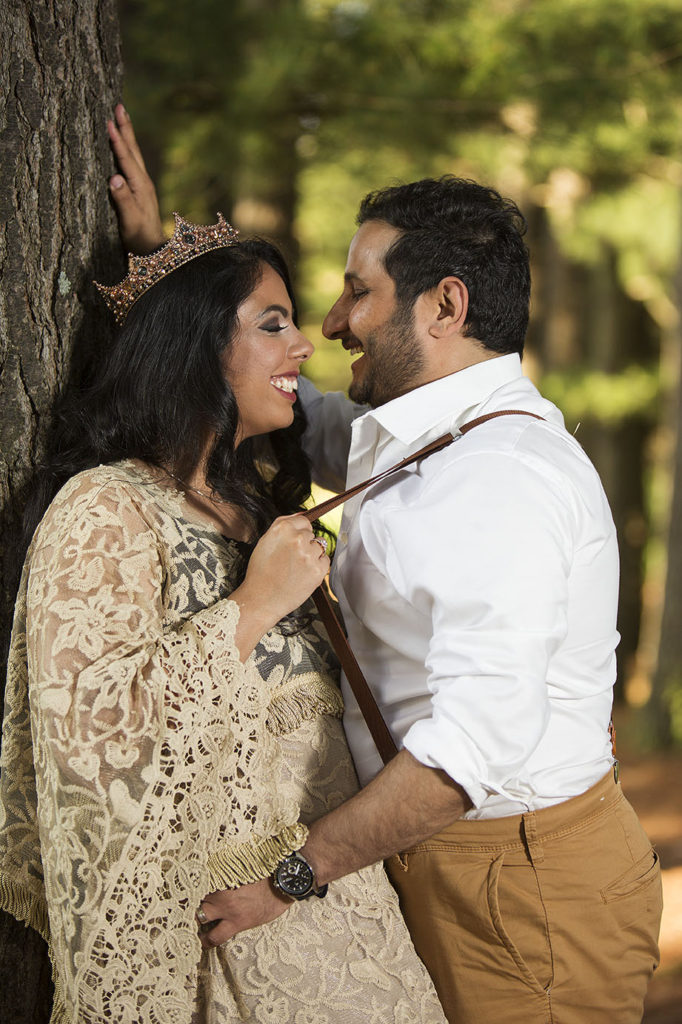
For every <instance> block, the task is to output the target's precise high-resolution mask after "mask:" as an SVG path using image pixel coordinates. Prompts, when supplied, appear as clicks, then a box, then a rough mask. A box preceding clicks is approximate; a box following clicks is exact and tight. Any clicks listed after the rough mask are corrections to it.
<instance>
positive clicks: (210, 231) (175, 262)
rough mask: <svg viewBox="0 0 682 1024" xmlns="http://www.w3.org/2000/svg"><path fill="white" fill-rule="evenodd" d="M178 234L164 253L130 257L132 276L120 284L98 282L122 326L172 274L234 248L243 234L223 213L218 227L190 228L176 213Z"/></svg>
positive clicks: (161, 250) (118, 322)
mask: <svg viewBox="0 0 682 1024" xmlns="http://www.w3.org/2000/svg"><path fill="white" fill-rule="evenodd" d="M173 217H174V218H175V231H174V232H173V237H172V238H169V240H168V241H167V242H165V243H164V245H162V246H161V248H160V249H157V250H156V252H153V253H151V254H150V255H149V256H133V254H132V253H130V254H129V256H128V275H127V277H124V278H123V280H122V281H121V282H120V283H119V284H113V285H105V284H99V283H98V282H97V281H95V282H94V285H95V287H96V288H97V289H98V290H99V292H100V294H101V296H102V298H103V299H104V301H105V302H106V304H107V306H108V307H109V309H110V310H111V311H112V313H113V314H114V318H115V320H116V323H117V324H118V325H119V327H120V326H121V324H122V323H123V321H124V320H125V318H126V317H127V315H128V313H129V311H130V309H131V307H132V306H134V305H135V303H136V302H137V300H138V299H139V298H140V296H141V295H144V293H145V292H146V291H149V289H150V288H151V287H152V285H154V284H157V283H158V282H159V281H160V280H161V278H163V277H166V275H167V274H171V273H172V272H173V271H174V270H177V268H178V267H181V266H182V265H183V264H184V263H189V262H190V260H193V259H195V257H197V256H201V254H202V253H204V252H210V250H211V249H222V248H224V247H225V246H228V245H234V244H235V242H236V241H237V238H238V235H239V232H238V231H237V229H236V228H233V227H232V225H231V224H228V223H227V221H226V220H225V218H224V217H223V215H222V213H219V214H218V223H217V224H208V225H200V224H190V223H189V221H187V220H184V218H183V217H181V216H180V214H179V213H174V214H173Z"/></svg>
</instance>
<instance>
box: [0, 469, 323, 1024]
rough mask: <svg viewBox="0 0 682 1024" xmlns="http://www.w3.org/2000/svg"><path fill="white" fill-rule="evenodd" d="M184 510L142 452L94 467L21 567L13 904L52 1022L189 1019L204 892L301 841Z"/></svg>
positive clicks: (261, 686)
mask: <svg viewBox="0 0 682 1024" xmlns="http://www.w3.org/2000/svg"><path fill="white" fill-rule="evenodd" d="M173 503H175V504H173ZM181 506H182V499H181V498H180V497H179V496H176V495H173V494H172V493H170V492H168V491H167V490H166V489H165V488H163V487H161V486H160V485H159V484H157V483H155V482H154V480H153V477H152V476H150V473H149V471H146V470H142V469H140V468H137V467H135V466H134V465H133V464H132V463H122V464H118V465H116V466H110V467H99V468H98V469H95V470H92V471H88V472H86V473H83V474H80V475H79V476H77V477H75V478H74V479H73V480H71V481H70V482H69V483H68V484H67V485H66V487H64V488H63V489H62V491H61V492H60V494H59V495H58V496H57V498H56V499H55V501H54V502H53V504H52V505H51V507H50V509H49V510H48V512H47V513H46V515H45V517H44V519H43V521H42V523H41V524H40V526H39V528H38V530H37V532H36V535H35V537H34V540H33V543H32V545H31V549H30V551H29V555H28V558H27V562H26V566H25V569H24V574H23V578H22V584H21V589H20V593H19V597H18V600H17V605H16V612H15V621H14V631H13V636H12V646H11V652H10V662H9V672H8V681H7V691H6V698H5V722H4V730H3V748H2V777H1V779H0V903H1V905H2V906H3V907H4V908H5V909H6V910H8V911H10V912H11V913H12V914H14V915H15V916H16V917H17V918H19V919H20V920H23V921H25V922H26V923H28V924H30V925H32V926H33V927H34V928H36V929H37V930H38V931H39V932H40V933H41V934H42V935H43V936H44V937H45V938H46V940H47V941H48V944H49V948H50V955H51V958H52V963H53V973H54V978H55V985H56V997H55V1009H54V1012H53V1016H52V1024H67V1022H76V1021H78V1022H80V1021H83V1022H91V1021H92V1022H94V1021H101V1020H115V1021H118V1022H123V1024H127V1022H133V1021H145V1022H150V1024H170V1022H173V1024H181V1022H182V1024H187V1021H188V1020H189V1019H190V1016H191V1013H192V1005H193V1000H194V997H195V994H196V986H197V979H196V972H197V961H198V959H199V952H200V950H199V946H198V940H197V936H196V924H195V920H194V913H195V909H196V907H197V905H198V903H199V900H200V899H201V897H202V896H203V895H204V894H205V893H207V892H209V891H211V890H213V889H217V888H229V887H233V886H236V885H238V884H240V883H243V882H247V881H254V880H256V879H258V878H263V877H265V876H267V875H268V874H269V873H270V872H271V871H272V870H273V868H274V867H275V865H276V863H277V862H278V861H279V860H280V859H281V857H282V856H283V855H284V854H286V853H289V852H291V850H293V849H296V848H298V847H299V846H300V845H301V844H302V843H303V842H304V841H305V837H306V832H307V830H306V828H305V826H304V825H302V824H299V823H298V807H297V806H296V803H295V801H294V800H293V799H291V798H290V797H289V796H288V795H287V792H286V791H283V790H281V789H279V790H278V791H277V792H273V788H274V787H271V785H270V784H269V780H270V779H271V778H272V777H273V776H274V777H276V776H277V775H278V773H279V765H280V756H281V755H280V749H279V746H278V744H277V741H276V739H275V737H274V736H273V735H272V734H271V733H270V732H269V731H268V729H267V727H266V718H267V714H268V699H269V688H268V686H267V685H266V684H265V682H264V680H263V678H262V676H261V674H260V673H259V671H258V669H257V667H256V665H255V663H254V662H253V660H250V661H247V663H246V665H243V664H241V663H240V661H239V658H238V654H237V651H236V650H235V647H234V630H235V625H236V622H237V619H238V608H237V606H236V605H235V604H234V603H233V602H231V601H229V600H227V599H223V597H222V595H224V593H226V592H229V588H228V590H225V588H224V587H223V588H222V589H221V580H220V578H219V575H218V577H216V573H215V566H213V567H211V566H209V565H207V563H206V557H205V551H204V549H203V548H202V547H201V544H200V543H198V541H197V532H196V528H195V529H194V530H193V531H192V530H191V529H189V528H188V527H184V526H183V523H184V519H183V515H182V508H181Z"/></svg>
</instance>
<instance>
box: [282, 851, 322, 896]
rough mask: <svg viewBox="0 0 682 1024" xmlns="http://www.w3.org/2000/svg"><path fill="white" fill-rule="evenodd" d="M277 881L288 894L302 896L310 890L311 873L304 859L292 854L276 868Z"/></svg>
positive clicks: (311, 882)
mask: <svg viewBox="0 0 682 1024" xmlns="http://www.w3.org/2000/svg"><path fill="white" fill-rule="evenodd" d="M277 881H278V882H279V884H280V886H281V887H282V889H284V891H285V892H286V893H288V894H289V895H290V896H303V895H304V894H305V893H307V892H309V891H310V888H311V886H312V884H313V873H312V871H311V869H310V867H309V866H308V864H306V862H305V861H304V860H301V859H300V858H298V857H296V856H293V855H292V856H291V857H287V858H286V859H285V860H283V861H282V863H281V864H280V865H279V867H278V868H277Z"/></svg>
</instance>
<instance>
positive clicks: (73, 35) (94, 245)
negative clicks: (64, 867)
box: [0, 0, 122, 1024]
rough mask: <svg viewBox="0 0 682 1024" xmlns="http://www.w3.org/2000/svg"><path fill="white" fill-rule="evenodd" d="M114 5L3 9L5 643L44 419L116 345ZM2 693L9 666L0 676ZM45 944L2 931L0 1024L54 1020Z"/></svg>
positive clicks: (0, 618)
mask: <svg viewBox="0 0 682 1024" xmlns="http://www.w3.org/2000/svg"><path fill="white" fill-rule="evenodd" d="M120 86H121V64H120V52H119V33H118V21H117V14H116V4H115V0H78V2H77V3H76V2H74V0H41V2H40V3H32V2H30V0H21V2H12V0H3V2H2V11H1V17H0V149H1V152H2V161H1V162H0V409H2V416H1V417H0V566H1V569H2V591H1V593H0V630H1V637H2V648H1V649H2V651H3V652H4V651H5V650H6V641H7V637H8V634H9V628H10V620H11V606H12V598H13V593H12V584H13V581H12V578H11V572H10V569H9V566H10V563H11V560H12V559H11V554H12V545H13V544H14V539H13V534H14V531H15V529H16V526H17V523H18V522H19V519H20V516H21V511H22V504H23V496H24V493H25V491H26V488H27V486H28V484H29V482H30V478H31V475H32V473H33V471H34V468H35V465H36V462H37V460H38V459H39V458H40V453H41V449H42V446H43V444H44V441H45V437H46V432H47V430H48V429H49V416H50V409H51V407H52V405H53V403H54V399H55V397H56V396H57V394H58V393H59V391H60V389H61V388H62V386H63V384H64V382H65V381H66V379H67V377H68V376H69V374H71V373H77V372H78V370H79V369H80V368H81V367H82V366H83V365H85V362H86V360H88V359H89V358H90V357H91V356H96V352H97V348H98V346H99V345H102V344H105V343H106V339H107V337H108V336H109V335H110V330H111V328H110V325H109V321H108V315H107V314H106V313H105V311H104V310H103V309H102V308H101V304H100V302H99V300H98V299H97V298H96V295H95V292H94V289H93V287H92V284H91V282H92V279H93V278H98V279H100V280H104V281H111V280H114V279H115V278H116V276H120V271H121V269H122V264H121V255H120V249H119V246H118V243H117V241H116V230H115V222H114V218H113V214H112V211H111V209H110V207H109V204H108V200H107V192H106V184H105V183H106V177H107V175H108V174H110V173H111V171H112V163H111V156H110V153H109V148H108V144H107V140H106V132H105V123H106V118H107V117H108V116H110V112H111V110H112V108H113V103H114V102H115V100H116V99H118V98H119V96H120ZM2 679H3V680H4V665H3V669H2ZM50 1002H51V993H50V968H49V964H48V963H47V958H46V955H45V950H44V944H43V943H42V940H40V939H39V938H38V936H37V935H36V934H35V933H33V932H32V931H31V930H30V929H27V928H24V927H23V925H17V924H16V922H14V920H13V919H11V918H9V917H8V916H7V915H4V914H3V915H2V916H1V918H0V1020H2V1021H8V1022H9V1021H12V1024H29V1022H30V1024H41V1022H43V1021H46V1020H47V1019H48V1018H49V1007H50Z"/></svg>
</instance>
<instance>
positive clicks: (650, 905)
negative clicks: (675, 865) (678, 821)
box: [600, 849, 663, 970]
mask: <svg viewBox="0 0 682 1024" xmlns="http://www.w3.org/2000/svg"><path fill="white" fill-rule="evenodd" d="M600 896H601V899H602V903H603V904H604V905H605V906H604V910H605V912H606V913H607V914H608V915H609V917H610V919H611V927H612V928H613V929H617V930H618V931H619V933H620V934H621V935H622V936H624V937H625V936H626V937H627V942H628V946H629V948H630V949H632V950H636V951H637V952H638V953H639V954H640V955H641V956H642V957H643V958H644V959H648V960H649V962H650V963H651V964H652V967H653V969H654V970H655V969H656V967H658V963H659V959H660V954H659V949H658V933H659V929H660V926H661V914H662V912H663V890H662V885H661V868H660V864H659V862H658V854H657V853H656V852H655V851H654V850H653V849H651V850H649V852H648V853H647V854H645V855H644V856H643V857H640V858H639V859H638V860H636V861H635V863H634V864H633V865H632V866H631V867H630V868H628V870H627V871H625V872H623V873H622V874H621V875H619V876H618V878H616V879H614V881H613V882H610V883H609V884H608V885H606V886H604V888H602V889H601V891H600Z"/></svg>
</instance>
